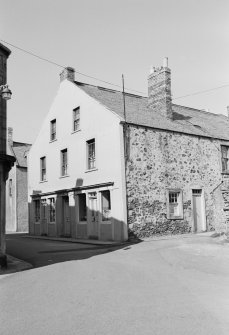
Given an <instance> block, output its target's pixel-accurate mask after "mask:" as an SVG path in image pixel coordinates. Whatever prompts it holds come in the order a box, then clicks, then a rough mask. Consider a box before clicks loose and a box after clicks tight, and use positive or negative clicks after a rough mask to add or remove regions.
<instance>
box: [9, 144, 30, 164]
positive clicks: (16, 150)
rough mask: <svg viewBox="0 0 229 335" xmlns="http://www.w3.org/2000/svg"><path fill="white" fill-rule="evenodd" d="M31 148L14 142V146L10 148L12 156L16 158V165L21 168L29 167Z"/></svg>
mask: <svg viewBox="0 0 229 335" xmlns="http://www.w3.org/2000/svg"><path fill="white" fill-rule="evenodd" d="M30 147H31V144H27V143H20V142H13V145H12V146H11V147H10V148H11V151H12V154H13V155H14V157H15V158H16V165H18V166H20V167H27V154H28V151H29V149H30Z"/></svg>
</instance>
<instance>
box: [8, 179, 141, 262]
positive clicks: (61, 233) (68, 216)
mask: <svg viewBox="0 0 229 335" xmlns="http://www.w3.org/2000/svg"><path fill="white" fill-rule="evenodd" d="M31 199H32V201H31V202H30V203H29V218H30V219H29V234H30V235H29V236H30V237H28V236H27V237H26V236H24V237H22V239H24V242H26V241H25V239H27V240H28V239H30V243H29V245H28V243H24V247H23V248H24V249H26V248H27V245H28V250H26V252H25V253H23V255H21V258H22V259H23V260H25V261H27V262H29V263H31V264H32V265H33V266H34V267H38V266H47V265H50V264H53V263H58V262H65V261H71V260H82V259H87V258H90V257H94V256H99V255H101V254H105V253H109V252H113V251H116V250H119V249H123V250H124V251H125V252H127V251H128V250H129V248H131V245H133V244H136V243H140V242H141V240H140V239H139V238H138V237H137V236H135V235H134V233H133V232H131V231H129V232H127V231H126V230H127V226H126V223H125V222H124V221H122V220H119V219H118V218H116V217H115V216H114V215H111V214H112V213H113V212H112V206H114V204H112V203H111V189H109V187H106V188H105V187H104V188H103V189H102V190H101V189H99V190H98V188H97V187H96V185H95V186H94V188H93V186H90V188H89V187H88V186H84V185H83V179H81V178H79V179H77V180H76V183H75V188H74V189H72V190H60V191H56V192H55V193H54V194H51V192H50V193H48V194H47V195H45V194H42V193H40V194H39V193H37V192H33V195H32V197H31ZM128 234H129V236H128ZM127 236H128V238H127ZM33 237H34V239H33V242H32V243H31V241H32V238H33ZM54 240H55V241H54ZM57 240H58V241H57ZM68 241H69V242H68ZM87 241H88V243H87ZM81 242H82V243H81ZM127 246H128V249H126V248H127ZM9 250H10V246H9ZM13 256H14V255H13ZM15 256H16V257H18V256H20V252H19V251H18V250H17V255H16V254H15ZM19 258H20V257H19Z"/></svg>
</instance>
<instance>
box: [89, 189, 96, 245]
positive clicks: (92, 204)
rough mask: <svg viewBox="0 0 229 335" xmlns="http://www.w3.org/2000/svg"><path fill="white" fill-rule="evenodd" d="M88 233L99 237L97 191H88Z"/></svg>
mask: <svg viewBox="0 0 229 335" xmlns="http://www.w3.org/2000/svg"><path fill="white" fill-rule="evenodd" d="M88 235H89V238H93V239H98V202H97V193H96V192H91V193H88Z"/></svg>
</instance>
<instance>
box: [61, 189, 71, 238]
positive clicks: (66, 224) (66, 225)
mask: <svg viewBox="0 0 229 335" xmlns="http://www.w3.org/2000/svg"><path fill="white" fill-rule="evenodd" d="M63 234H64V236H71V221H70V210H69V198H68V196H64V197H63Z"/></svg>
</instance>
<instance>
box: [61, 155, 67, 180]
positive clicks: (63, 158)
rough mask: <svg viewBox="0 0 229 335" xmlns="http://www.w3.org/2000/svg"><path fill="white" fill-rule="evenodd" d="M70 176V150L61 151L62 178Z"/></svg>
mask: <svg viewBox="0 0 229 335" xmlns="http://www.w3.org/2000/svg"><path fill="white" fill-rule="evenodd" d="M67 174H68V150H67V149H64V150H61V176H66V175H67Z"/></svg>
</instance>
